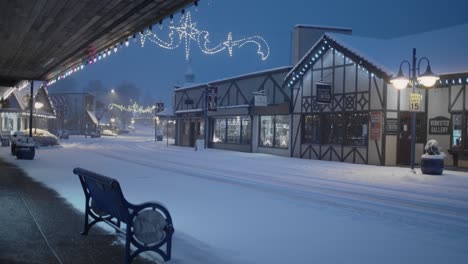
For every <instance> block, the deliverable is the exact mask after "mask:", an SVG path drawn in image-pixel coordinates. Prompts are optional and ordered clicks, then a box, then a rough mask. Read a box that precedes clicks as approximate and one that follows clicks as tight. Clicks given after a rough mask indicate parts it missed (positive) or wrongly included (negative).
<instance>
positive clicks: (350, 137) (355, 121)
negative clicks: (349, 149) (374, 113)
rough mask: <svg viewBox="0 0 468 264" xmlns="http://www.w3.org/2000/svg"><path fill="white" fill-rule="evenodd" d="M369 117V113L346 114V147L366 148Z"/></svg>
mask: <svg viewBox="0 0 468 264" xmlns="http://www.w3.org/2000/svg"><path fill="white" fill-rule="evenodd" d="M368 124H369V115H368V114H367V113H352V114H351V113H349V114H346V138H345V142H344V144H345V145H351V146H364V145H366V144H367V139H368Z"/></svg>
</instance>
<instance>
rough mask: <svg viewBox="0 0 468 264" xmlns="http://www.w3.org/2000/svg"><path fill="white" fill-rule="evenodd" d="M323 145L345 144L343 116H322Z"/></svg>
mask: <svg viewBox="0 0 468 264" xmlns="http://www.w3.org/2000/svg"><path fill="white" fill-rule="evenodd" d="M322 124H323V126H322V137H321V138H322V142H321V143H322V144H324V145H328V144H329V145H341V144H343V138H344V137H343V134H344V131H343V124H344V122H343V116H342V115H341V114H328V115H322Z"/></svg>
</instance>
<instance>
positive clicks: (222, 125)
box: [213, 118, 226, 143]
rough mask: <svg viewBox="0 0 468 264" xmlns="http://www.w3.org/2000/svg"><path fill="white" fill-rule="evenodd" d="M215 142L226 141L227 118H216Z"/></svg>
mask: <svg viewBox="0 0 468 264" xmlns="http://www.w3.org/2000/svg"><path fill="white" fill-rule="evenodd" d="M213 143H226V119H225V118H223V119H215V120H214V133H213Z"/></svg>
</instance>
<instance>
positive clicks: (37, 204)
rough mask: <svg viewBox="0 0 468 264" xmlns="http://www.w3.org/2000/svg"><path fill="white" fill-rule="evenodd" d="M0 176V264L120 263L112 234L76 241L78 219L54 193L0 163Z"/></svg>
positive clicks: (101, 233) (120, 253) (120, 254)
mask: <svg viewBox="0 0 468 264" xmlns="http://www.w3.org/2000/svg"><path fill="white" fill-rule="evenodd" d="M0 172H1V173H0V205H1V211H2V212H1V214H0V263H5V264H7V263H8V264H15V263H18V264H19V263H28V264H30V263H41V264H44V263H47V264H55V263H77V264H88V263H122V260H123V257H124V248H123V247H122V246H120V245H117V244H116V243H114V241H115V240H116V236H115V235H113V234H108V233H105V232H104V231H102V230H100V229H99V228H96V227H95V228H94V229H93V230H92V231H91V232H90V234H89V235H88V236H87V237H85V236H81V235H80V232H81V231H82V228H83V218H84V216H83V214H82V213H79V212H78V211H77V210H76V209H73V208H72V207H71V206H70V204H68V203H66V201H65V200H64V199H63V198H60V197H59V196H58V195H57V193H56V192H54V191H52V190H50V189H48V188H46V187H44V186H43V185H42V184H40V183H37V182H35V181H33V180H32V179H31V178H29V177H27V176H26V175H25V174H24V172H22V171H21V170H20V169H18V168H17V167H15V166H13V165H12V164H9V163H5V162H3V161H2V160H1V159H0ZM83 201H84V200H83ZM134 263H148V262H147V261H142V260H141V259H137V260H136V261H135V262H134Z"/></svg>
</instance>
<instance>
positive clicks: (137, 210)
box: [128, 202, 174, 235]
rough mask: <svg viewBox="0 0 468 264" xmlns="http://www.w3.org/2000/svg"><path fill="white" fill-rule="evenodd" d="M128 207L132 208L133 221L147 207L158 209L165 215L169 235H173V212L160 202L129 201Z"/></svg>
mask: <svg viewBox="0 0 468 264" xmlns="http://www.w3.org/2000/svg"><path fill="white" fill-rule="evenodd" d="M128 208H129V209H130V219H131V220H130V221H132V220H133V219H134V218H135V217H137V216H138V214H139V213H141V212H143V211H145V210H147V209H152V210H157V211H159V212H161V213H162V214H163V215H164V218H165V219H166V222H167V226H166V229H165V231H166V233H167V234H168V235H172V233H174V227H173V225H172V217H171V214H170V213H169V210H167V208H166V207H165V206H164V205H163V204H161V203H158V202H145V203H142V204H131V203H128Z"/></svg>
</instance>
